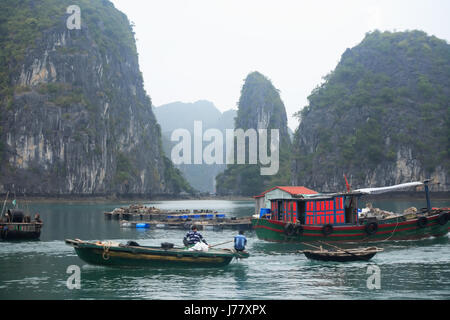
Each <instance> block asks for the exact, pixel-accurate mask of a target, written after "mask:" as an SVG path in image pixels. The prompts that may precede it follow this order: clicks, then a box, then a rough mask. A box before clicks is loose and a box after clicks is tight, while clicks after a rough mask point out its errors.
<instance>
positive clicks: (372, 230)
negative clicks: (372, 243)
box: [365, 222, 378, 236]
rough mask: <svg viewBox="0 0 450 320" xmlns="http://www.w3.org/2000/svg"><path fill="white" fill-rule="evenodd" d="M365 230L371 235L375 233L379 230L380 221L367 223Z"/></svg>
mask: <svg viewBox="0 0 450 320" xmlns="http://www.w3.org/2000/svg"><path fill="white" fill-rule="evenodd" d="M365 230H366V232H367V234H368V235H369V236H370V235H373V234H375V233H376V232H377V231H378V223H376V222H370V223H368V224H366V227H365Z"/></svg>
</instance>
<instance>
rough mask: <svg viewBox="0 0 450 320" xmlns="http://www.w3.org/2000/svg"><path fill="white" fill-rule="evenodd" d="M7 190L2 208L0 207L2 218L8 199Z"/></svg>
mask: <svg viewBox="0 0 450 320" xmlns="http://www.w3.org/2000/svg"><path fill="white" fill-rule="evenodd" d="M8 196H9V191H8V192H7V193H6V198H5V201H4V202H3V208H2V218H3V211H5V206H6V201H8Z"/></svg>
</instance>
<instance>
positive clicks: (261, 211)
mask: <svg viewBox="0 0 450 320" xmlns="http://www.w3.org/2000/svg"><path fill="white" fill-rule="evenodd" d="M266 214H270V209H268V208H261V209H260V211H259V217H260V218H261V217H264V216H265V215H266Z"/></svg>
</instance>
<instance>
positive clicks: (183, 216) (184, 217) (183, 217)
mask: <svg viewBox="0 0 450 320" xmlns="http://www.w3.org/2000/svg"><path fill="white" fill-rule="evenodd" d="M180 218H181V219H187V218H188V216H187V215H186V214H185V215H182V216H181V217H180Z"/></svg>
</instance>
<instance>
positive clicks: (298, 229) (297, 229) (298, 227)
mask: <svg viewBox="0 0 450 320" xmlns="http://www.w3.org/2000/svg"><path fill="white" fill-rule="evenodd" d="M295 234H296V235H298V236H300V235H302V234H303V226H302V225H301V224H300V223H297V224H296V225H295Z"/></svg>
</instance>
